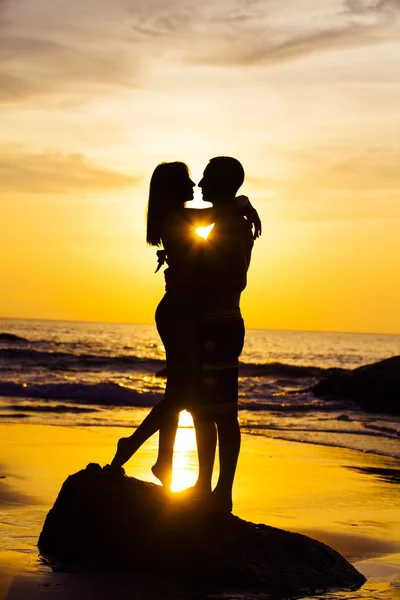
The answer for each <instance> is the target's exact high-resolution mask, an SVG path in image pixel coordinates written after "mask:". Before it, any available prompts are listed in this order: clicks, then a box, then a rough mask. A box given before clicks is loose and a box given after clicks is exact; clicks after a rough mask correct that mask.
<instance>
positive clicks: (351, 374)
mask: <svg viewBox="0 0 400 600" xmlns="http://www.w3.org/2000/svg"><path fill="white" fill-rule="evenodd" d="M312 390H313V392H314V394H315V395H316V396H320V397H322V398H326V399H327V400H340V399H348V400H353V401H354V402H356V403H357V404H358V405H359V406H361V408H363V409H364V410H366V411H370V412H378V413H379V412H386V413H390V414H394V415H399V414H400V356H393V357H392V358H387V359H386V360H381V361H380V362H377V363H373V364H372V365H365V366H363V367H358V368H357V369H354V370H353V371H347V372H345V373H340V374H336V375H331V376H330V377H328V378H327V379H325V380H323V381H320V382H319V383H317V385H315V386H314V387H313V388H312Z"/></svg>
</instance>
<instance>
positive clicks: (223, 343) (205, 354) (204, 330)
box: [193, 308, 245, 420]
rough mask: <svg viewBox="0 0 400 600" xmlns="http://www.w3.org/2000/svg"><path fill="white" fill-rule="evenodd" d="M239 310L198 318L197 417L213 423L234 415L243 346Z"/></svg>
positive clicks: (212, 312) (220, 311) (223, 311)
mask: <svg viewBox="0 0 400 600" xmlns="http://www.w3.org/2000/svg"><path fill="white" fill-rule="evenodd" d="M244 333H245V329H244V322H243V319H242V316H241V313H240V309H239V308H236V309H229V310H222V309H218V310H215V309H213V310H212V311H207V312H205V313H203V314H202V316H201V319H200V341H201V346H200V358H201V373H200V390H199V392H200V393H199V397H198V406H196V407H193V413H194V414H195V416H197V417H198V418H203V419H208V420H216V419H218V418H219V417H227V416H230V417H231V416H233V417H236V416H237V411H238V366H239V356H240V353H241V351H242V349H243V344H244Z"/></svg>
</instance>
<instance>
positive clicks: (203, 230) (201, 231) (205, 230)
mask: <svg viewBox="0 0 400 600" xmlns="http://www.w3.org/2000/svg"><path fill="white" fill-rule="evenodd" d="M213 227H214V223H212V224H211V225H207V227H197V229H196V233H197V235H199V236H200V237H202V238H204V239H205V240H206V239H207V237H208V235H209V233H210V231H211V229H212V228H213Z"/></svg>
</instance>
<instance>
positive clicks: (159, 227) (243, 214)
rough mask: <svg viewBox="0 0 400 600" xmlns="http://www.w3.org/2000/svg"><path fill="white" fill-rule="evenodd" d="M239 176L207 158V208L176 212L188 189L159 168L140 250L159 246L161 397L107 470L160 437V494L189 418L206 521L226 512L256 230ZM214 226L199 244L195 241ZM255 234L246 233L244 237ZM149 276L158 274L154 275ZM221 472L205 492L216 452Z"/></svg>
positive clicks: (183, 174) (180, 169)
mask: <svg viewBox="0 0 400 600" xmlns="http://www.w3.org/2000/svg"><path fill="white" fill-rule="evenodd" d="M243 181H244V170H243V167H242V165H241V164H240V162H239V161H237V160H236V159H234V158H231V157H225V156H221V157H217V158H213V159H212V160H211V161H210V162H209V164H208V165H207V167H206V169H205V171H204V174H203V178H202V180H201V181H200V183H199V187H200V188H201V190H202V194H203V199H204V200H205V201H207V202H210V203H212V205H213V206H212V208H206V209H192V208H185V203H186V202H188V201H190V200H192V199H193V188H194V186H195V184H194V183H193V181H192V180H191V179H190V175H189V170H188V167H187V166H186V165H185V164H184V163H181V162H172V163H162V164H160V165H158V166H157V168H156V169H155V171H154V173H153V175H152V178H151V182H150V194H149V203H148V213H147V243H148V244H150V245H151V246H156V247H161V246H162V247H163V250H159V251H158V252H157V254H158V256H159V266H161V265H162V264H163V262H164V260H165V261H166V262H167V264H168V268H167V269H166V270H165V280H166V293H165V295H164V297H163V298H162V300H161V302H160V304H159V305H158V307H157V311H156V324H157V329H158V332H159V334H160V336H161V339H162V342H163V344H164V347H165V351H166V361H167V385H166V390H165V396H164V398H163V399H162V400H161V401H160V402H159V403H158V404H157V405H156V406H155V407H154V408H153V409H152V410H151V412H150V413H149V414H148V416H147V417H146V418H145V419H144V421H143V422H142V424H141V425H140V426H139V427H138V428H137V429H136V431H134V433H133V434H132V435H131V436H130V437H128V438H121V439H120V440H119V442H118V448H117V452H116V455H115V457H114V459H113V461H112V466H114V467H121V466H122V465H123V464H124V463H125V462H126V461H127V460H128V459H129V458H130V457H131V456H132V455H133V454H134V453H135V452H136V451H137V450H138V448H139V447H140V446H141V445H142V444H143V443H144V442H145V441H146V440H147V439H148V438H149V437H150V436H151V435H153V434H154V433H155V432H156V431H158V430H159V432H160V438H159V451H158V458H157V462H156V464H155V465H154V466H153V468H152V471H153V473H154V475H155V476H156V477H157V478H158V479H159V480H160V481H161V482H162V483H163V485H164V486H167V487H169V486H170V484H171V477H172V456H173V449H174V443H175V436H176V431H177V426H178V419H179V413H180V411H182V410H183V409H186V410H187V411H189V412H190V413H191V414H192V417H193V421H194V425H195V431H196V441H197V449H198V458H199V475H198V480H197V482H196V484H195V486H194V487H193V488H192V489H191V493H192V495H193V497H194V498H197V499H198V500H199V502H200V503H201V504H202V506H203V507H204V510H205V511H207V512H230V511H231V510H232V485H233V480H234V476H235V470H236V465H237V460H238V456H239V450H240V429H239V423H238V358H239V355H240V353H241V351H242V348H243V343H244V324H243V319H242V316H241V313H240V295H241V292H242V291H243V290H244V289H245V287H246V280H247V270H248V267H249V264H250V257H251V251H252V247H253V238H254V239H255V238H256V237H258V236H259V235H260V234H261V222H260V220H259V217H258V214H257V212H256V211H255V209H254V208H253V207H252V206H251V204H250V202H249V201H248V198H246V197H245V196H239V197H236V193H237V191H238V189H239V188H240V186H241V185H242V183H243ZM213 223H214V228H213V229H212V231H211V233H210V234H209V236H208V238H207V240H204V239H203V238H201V237H200V236H198V235H196V233H195V230H196V228H197V227H200V226H207V225H211V224H213ZM253 228H254V232H253ZM157 270H158V269H157ZM217 435H218V444H219V462H220V473H219V479H218V483H217V485H216V487H215V489H214V490H213V491H212V486H211V477H212V472H213V467H214V458H215V450H216V443H217Z"/></svg>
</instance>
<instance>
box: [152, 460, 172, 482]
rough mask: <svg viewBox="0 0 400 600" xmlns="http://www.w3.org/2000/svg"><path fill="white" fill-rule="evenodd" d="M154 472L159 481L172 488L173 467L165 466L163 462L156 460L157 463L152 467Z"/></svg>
mask: <svg viewBox="0 0 400 600" xmlns="http://www.w3.org/2000/svg"><path fill="white" fill-rule="evenodd" d="M151 470H152V473H153V475H154V476H155V477H157V479H158V480H159V481H161V483H162V485H163V486H164V487H165V488H167V489H170V488H171V483H172V468H171V467H170V466H167V465H165V466H163V465H162V464H160V463H158V462H156V464H155V465H153V466H152V467H151Z"/></svg>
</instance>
